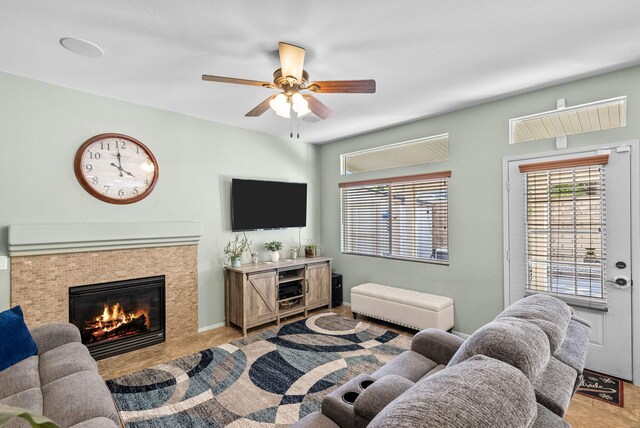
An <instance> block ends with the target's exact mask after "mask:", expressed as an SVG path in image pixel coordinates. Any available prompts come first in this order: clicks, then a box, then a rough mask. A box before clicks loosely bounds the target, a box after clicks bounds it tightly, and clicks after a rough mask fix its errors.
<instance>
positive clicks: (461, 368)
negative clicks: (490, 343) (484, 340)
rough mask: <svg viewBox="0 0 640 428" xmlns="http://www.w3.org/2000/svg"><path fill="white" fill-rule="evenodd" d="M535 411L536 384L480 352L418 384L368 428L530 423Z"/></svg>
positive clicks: (508, 366) (513, 369)
mask: <svg viewBox="0 0 640 428" xmlns="http://www.w3.org/2000/svg"><path fill="white" fill-rule="evenodd" d="M536 411H537V410H536V398H535V393H534V391H533V387H532V386H531V383H530V382H529V381H528V380H527V378H526V377H525V376H524V375H523V374H522V372H520V371H519V370H518V369H516V368H514V367H511V366H510V365H508V364H505V363H503V362H501V361H498V360H495V359H493V358H488V357H485V356H483V355H477V356H475V357H472V358H470V359H468V360H466V361H464V362H461V363H460V364H457V365H455V366H450V367H447V368H446V369H445V370H442V371H440V372H439V373H436V374H434V375H433V376H430V377H428V378H426V379H425V380H424V381H421V382H419V383H417V384H416V385H415V386H413V387H412V388H410V389H409V390H408V391H406V392H405V393H404V394H402V395H400V397H398V398H396V399H395V400H394V401H392V402H391V403H390V404H389V405H387V406H386V407H385V408H384V410H382V412H380V413H379V414H378V415H377V416H376V417H375V418H374V419H373V420H372V421H371V423H370V424H369V425H368V427H370V428H392V427H393V428H397V427H400V428H403V427H417V428H420V427H451V428H454V427H460V428H462V427H464V428H466V427H528V426H531V424H532V423H533V421H534V419H535V417H536Z"/></svg>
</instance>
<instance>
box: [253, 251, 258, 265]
mask: <svg viewBox="0 0 640 428" xmlns="http://www.w3.org/2000/svg"><path fill="white" fill-rule="evenodd" d="M259 261H260V259H259V258H258V253H251V263H253V264H254V265H257V264H258V262H259Z"/></svg>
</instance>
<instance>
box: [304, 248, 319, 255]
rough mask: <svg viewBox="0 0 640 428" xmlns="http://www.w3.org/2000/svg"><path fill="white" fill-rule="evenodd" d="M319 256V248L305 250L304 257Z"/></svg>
mask: <svg viewBox="0 0 640 428" xmlns="http://www.w3.org/2000/svg"><path fill="white" fill-rule="evenodd" d="M317 255H318V249H317V248H305V249H304V256H305V257H316V256H317Z"/></svg>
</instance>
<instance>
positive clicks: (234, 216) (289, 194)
mask: <svg viewBox="0 0 640 428" xmlns="http://www.w3.org/2000/svg"><path fill="white" fill-rule="evenodd" d="M306 225H307V183H286V182H282V181H261V180H243V179H239V178H234V179H232V180H231V229H232V230H233V231H234V232H238V231H243V230H260V229H286V228H289V227H305V226H306Z"/></svg>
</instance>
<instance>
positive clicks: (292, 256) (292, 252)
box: [291, 248, 298, 259]
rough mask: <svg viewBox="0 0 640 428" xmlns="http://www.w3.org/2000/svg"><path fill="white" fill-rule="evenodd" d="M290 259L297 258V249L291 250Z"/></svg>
mask: <svg viewBox="0 0 640 428" xmlns="http://www.w3.org/2000/svg"><path fill="white" fill-rule="evenodd" d="M291 258H292V259H297V258H298V249H297V248H292V249H291Z"/></svg>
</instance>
